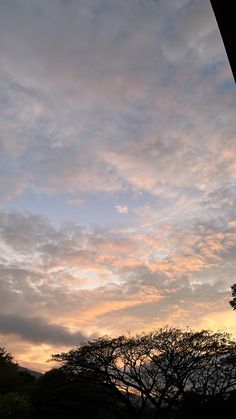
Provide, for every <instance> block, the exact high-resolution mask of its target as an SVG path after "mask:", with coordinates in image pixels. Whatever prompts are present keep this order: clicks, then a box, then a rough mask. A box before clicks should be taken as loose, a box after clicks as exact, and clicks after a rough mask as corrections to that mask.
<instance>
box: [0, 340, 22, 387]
mask: <svg viewBox="0 0 236 419" xmlns="http://www.w3.org/2000/svg"><path fill="white" fill-rule="evenodd" d="M18 374H19V373H18V365H17V364H16V363H15V362H14V361H13V357H12V355H11V354H10V353H8V352H7V351H6V349H5V348H0V393H8V392H12V391H16V390H17V382H18V377H19V375H18Z"/></svg>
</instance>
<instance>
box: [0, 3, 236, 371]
mask: <svg viewBox="0 0 236 419" xmlns="http://www.w3.org/2000/svg"><path fill="white" fill-rule="evenodd" d="M0 55H1V60H0V205H1V207H0V249H1V251H0V346H5V347H6V348H7V350H8V351H10V352H11V353H12V354H13V356H14V358H15V360H16V361H18V362H19V363H20V364H21V365H24V366H26V367H30V368H32V369H35V370H39V371H43V370H46V369H48V368H51V367H52V365H51V364H50V363H46V360H48V359H49V358H50V355H51V354H53V353H58V352H61V351H67V350H69V349H70V348H72V347H74V346H75V345H78V344H80V343H82V342H84V341H86V340H88V339H93V338H96V337H98V336H101V335H105V334H108V335H110V336H116V335H119V334H126V333H131V334H133V333H138V332H141V331H148V330H153V329H156V328H159V327H163V326H177V327H186V326H189V327H192V328H197V329H199V328H210V329H212V330H226V331H228V332H230V333H232V334H233V335H234V336H236V314H235V312H234V311H233V310H232V309H231V307H230V306H229V303H228V302H229V300H230V298H231V290H230V286H231V285H232V284H233V283H234V282H236V278H235V268H236V258H235V251H236V160H235V155H236V141H235V138H236V137H235V134H236V119H235V109H236V88H235V84H234V80H233V75H232V72H231V69H230V66H229V63H228V60H227V56H226V53H225V50H224V46H223V42H222V39H221V36H220V32H219V29H218V27H217V23H216V20H215V17H214V14H213V11H212V9H211V5H210V1H207V0H192V1H191V0H174V1H173V0H50V1H48V0H21V1H18V0H1V1H0Z"/></svg>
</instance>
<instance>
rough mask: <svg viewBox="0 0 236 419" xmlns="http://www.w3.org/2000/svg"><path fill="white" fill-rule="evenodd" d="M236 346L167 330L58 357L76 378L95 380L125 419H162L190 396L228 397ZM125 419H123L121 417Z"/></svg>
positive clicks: (213, 336)
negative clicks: (147, 417)
mask: <svg viewBox="0 0 236 419" xmlns="http://www.w3.org/2000/svg"><path fill="white" fill-rule="evenodd" d="M235 353H236V344H235V342H234V341H232V340H231V338H230V336H229V335H228V334H226V333H220V332H218V333H214V332H210V331H208V330H202V331H198V332H196V331H193V330H191V329H185V330H181V329H177V328H164V329H159V330H157V331H154V332H151V333H143V334H140V335H137V336H134V337H125V336H119V337H118V338H110V337H107V336H105V337H101V338H99V339H95V340H93V341H90V342H88V343H85V344H84V345H82V346H80V347H77V348H75V349H72V350H71V351H69V352H68V353H62V354H56V355H53V356H52V359H53V360H55V361H59V362H61V364H62V368H63V370H64V371H65V372H66V373H67V374H68V375H70V376H71V377H76V376H81V375H83V376H84V377H92V379H93V380H94V383H96V384H97V385H99V386H100V388H102V389H103V391H104V392H106V394H109V395H110V396H111V397H113V398H114V399H116V403H117V406H119V409H120V417H128V418H138V417H143V416H142V415H143V414H145V412H146V411H147V410H148V409H150V406H152V408H153V412H155V416H156V417H159V416H160V414H161V413H162V412H163V410H164V409H167V408H168V409H170V408H171V407H173V408H178V409H180V408H181V406H183V405H184V403H185V402H186V400H187V399H189V393H190V392H191V393H192V394H197V395H199V396H200V397H201V399H203V400H204V399H208V398H209V397H211V396H213V395H214V396H219V397H225V395H227V394H229V393H230V391H232V389H234V388H235V387H236V357H235ZM122 415H123V416H122Z"/></svg>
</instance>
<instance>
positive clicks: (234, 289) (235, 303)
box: [229, 284, 236, 310]
mask: <svg viewBox="0 0 236 419" xmlns="http://www.w3.org/2000/svg"><path fill="white" fill-rule="evenodd" d="M231 290H232V297H233V299H232V300H231V301H230V302H229V304H230V305H231V306H232V307H233V309H234V310H236V284H233V285H232V287H231Z"/></svg>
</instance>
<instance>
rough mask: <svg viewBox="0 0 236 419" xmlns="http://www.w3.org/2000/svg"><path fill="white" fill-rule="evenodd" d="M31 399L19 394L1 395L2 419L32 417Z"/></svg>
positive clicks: (0, 410) (0, 409)
mask: <svg viewBox="0 0 236 419" xmlns="http://www.w3.org/2000/svg"><path fill="white" fill-rule="evenodd" d="M30 412H31V404H30V401H29V398H28V397H27V396H25V395H22V394H19V393H6V394H0V418H1V419H8V418H9V419H26V418H27V417H29V416H30Z"/></svg>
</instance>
